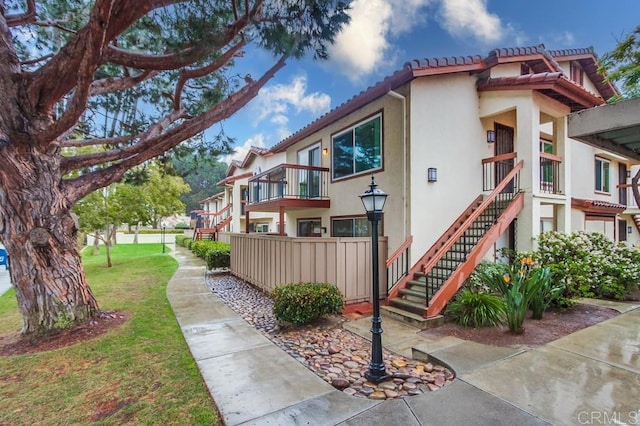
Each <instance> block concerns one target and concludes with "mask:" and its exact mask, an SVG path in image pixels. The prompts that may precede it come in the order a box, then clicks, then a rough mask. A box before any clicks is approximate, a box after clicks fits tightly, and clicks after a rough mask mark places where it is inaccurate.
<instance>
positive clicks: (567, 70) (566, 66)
mask: <svg viewBox="0 0 640 426" xmlns="http://www.w3.org/2000/svg"><path fill="white" fill-rule="evenodd" d="M559 65H560V68H562V72H563V73H564V75H565V76H567V78H570V76H571V63H570V62H569V61H562V62H559ZM582 87H584V88H585V89H587V90H588V91H589V92H591V93H594V94H597V93H598V89H596V86H595V85H594V84H593V82H592V81H591V79H590V78H589V77H588V76H587V73H586V72H585V73H583V77H582Z"/></svg>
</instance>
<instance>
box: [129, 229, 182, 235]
mask: <svg viewBox="0 0 640 426" xmlns="http://www.w3.org/2000/svg"><path fill="white" fill-rule="evenodd" d="M122 232H123V233H124V234H135V233H136V231H135V230H131V231H122ZM164 233H165V234H182V233H184V230H182V229H172V228H165V229H164ZM140 234H162V229H154V228H141V229H138V235H140Z"/></svg>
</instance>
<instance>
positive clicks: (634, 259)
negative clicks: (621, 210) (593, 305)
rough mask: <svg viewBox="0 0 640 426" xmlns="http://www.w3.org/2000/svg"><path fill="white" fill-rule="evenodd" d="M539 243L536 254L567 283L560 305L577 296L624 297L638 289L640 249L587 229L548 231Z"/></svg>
mask: <svg viewBox="0 0 640 426" xmlns="http://www.w3.org/2000/svg"><path fill="white" fill-rule="evenodd" d="M538 243H539V244H538V251H537V252H536V253H535V256H536V258H537V259H538V261H539V262H540V263H543V264H545V265H548V266H549V268H550V269H551V272H552V274H553V277H554V279H555V280H558V281H559V282H561V283H562V284H563V285H564V290H563V291H562V294H561V295H560V297H559V298H558V302H557V304H558V305H560V306H567V305H569V306H570V305H571V304H573V303H574V302H573V299H575V298H577V297H595V298H601V299H616V300H624V299H626V298H628V296H629V295H630V294H631V293H633V292H634V291H636V290H637V289H638V283H640V250H637V249H635V248H630V247H627V246H626V245H624V244H618V243H615V242H613V241H610V240H608V239H607V238H606V237H605V236H604V235H602V234H599V233H586V232H576V233H574V234H564V233H560V232H545V233H543V234H541V235H540V236H539V238H538Z"/></svg>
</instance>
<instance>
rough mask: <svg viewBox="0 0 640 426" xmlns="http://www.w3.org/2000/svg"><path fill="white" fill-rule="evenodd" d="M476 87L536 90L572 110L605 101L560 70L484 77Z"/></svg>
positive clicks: (479, 88) (488, 89) (485, 89)
mask: <svg viewBox="0 0 640 426" xmlns="http://www.w3.org/2000/svg"><path fill="white" fill-rule="evenodd" d="M477 88H478V91H481V92H484V91H491V90H516V89H528V90H537V91H539V92H541V93H543V94H544V95H546V96H548V97H550V98H552V99H555V100H557V101H559V102H562V103H563V104H565V105H568V106H569V107H570V108H571V111H572V112H573V111H580V110H583V109H585V108H592V107H594V106H598V105H602V104H604V103H605V102H604V100H603V99H602V98H601V97H599V96H596V95H594V94H592V93H589V92H587V91H586V90H584V89H583V88H582V87H581V86H579V85H577V84H576V83H574V82H573V81H571V80H569V79H568V78H566V77H565V76H564V74H562V73H561V72H546V73H541V74H525V75H519V76H515V77H498V78H485V79H482V80H479V81H478V83H477Z"/></svg>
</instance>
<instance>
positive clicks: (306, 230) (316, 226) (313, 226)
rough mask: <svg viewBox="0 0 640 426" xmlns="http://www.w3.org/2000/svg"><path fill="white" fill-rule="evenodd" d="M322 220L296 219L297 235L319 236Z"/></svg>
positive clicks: (320, 234)
mask: <svg viewBox="0 0 640 426" xmlns="http://www.w3.org/2000/svg"><path fill="white" fill-rule="evenodd" d="M321 227H322V222H321V221H320V219H319V218H318V219H300V220H298V237H321V236H322V228H321Z"/></svg>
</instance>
